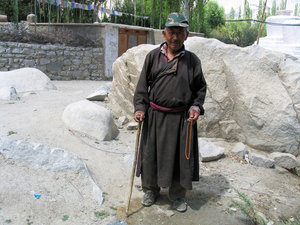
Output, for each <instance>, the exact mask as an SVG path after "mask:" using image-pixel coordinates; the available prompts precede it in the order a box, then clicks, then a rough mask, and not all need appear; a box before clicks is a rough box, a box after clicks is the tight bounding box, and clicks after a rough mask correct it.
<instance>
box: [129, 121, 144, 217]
mask: <svg viewBox="0 0 300 225" xmlns="http://www.w3.org/2000/svg"><path fill="white" fill-rule="evenodd" d="M141 125H142V122H139V125H138V130H137V134H136V140H135V152H134V161H133V167H132V173H131V182H130V191H129V196H128V200H127V209H126V215H127V216H128V212H129V206H130V199H131V194H132V187H133V180H134V173H135V168H136V159H137V154H138V148H139V142H140V132H141Z"/></svg>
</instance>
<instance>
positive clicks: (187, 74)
mask: <svg viewBox="0 0 300 225" xmlns="http://www.w3.org/2000/svg"><path fill="white" fill-rule="evenodd" d="M160 48H161V47H158V48H156V49H154V50H152V51H151V52H149V54H148V55H147V56H146V59H145V62H144V66H143V69H142V72H141V75H140V78H139V81H138V84H137V87H136V91H135V95H134V106H135V111H143V112H145V119H144V123H143V128H142V134H141V141H140V148H139V156H138V163H137V171H136V175H137V176H139V175H140V174H141V175H142V182H143V185H146V186H154V185H158V186H159V187H170V186H171V184H172V180H173V179H176V180H178V181H180V184H181V185H182V186H183V187H184V188H185V189H187V190H191V189H192V181H198V180H199V150H198V138H197V125H196V124H195V125H194V126H193V129H192V135H191V150H190V158H189V159H187V157H186V155H187V154H188V152H186V144H187V143H186V142H187V140H186V137H187V119H188V117H189V115H188V111H189V109H190V107H191V106H198V107H199V108H200V110H201V113H200V114H201V115H203V114H204V108H203V104H204V99H205V95H206V82H205V79H204V76H203V73H202V68H201V62H200V60H199V58H198V57H197V56H196V55H195V54H194V53H192V52H189V51H185V53H184V54H183V55H180V56H178V58H177V59H176V58H174V59H173V60H171V61H170V62H167V60H166V58H165V56H164V55H163V54H162V53H161V50H160ZM174 60H178V64H174V63H173V62H174ZM174 65H175V68H174ZM170 67H173V70H172V69H171V70H168V69H169V68H170ZM161 71H167V73H166V74H164V75H163V76H160V78H159V79H157V80H155V78H156V77H157V76H158V74H160V72H161ZM150 101H151V102H154V103H155V104H157V105H159V106H162V107H167V108H180V107H185V110H183V111H180V112H163V111H160V110H157V109H154V108H152V107H150V104H149V103H150ZM187 150H188V149H187Z"/></svg>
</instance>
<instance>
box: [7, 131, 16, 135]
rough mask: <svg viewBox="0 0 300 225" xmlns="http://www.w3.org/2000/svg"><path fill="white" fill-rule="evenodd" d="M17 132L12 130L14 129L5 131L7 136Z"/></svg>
mask: <svg viewBox="0 0 300 225" xmlns="http://www.w3.org/2000/svg"><path fill="white" fill-rule="evenodd" d="M16 133H17V132H14V131H8V132H7V136H10V135H13V134H16Z"/></svg>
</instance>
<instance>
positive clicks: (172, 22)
mask: <svg viewBox="0 0 300 225" xmlns="http://www.w3.org/2000/svg"><path fill="white" fill-rule="evenodd" d="M165 26H166V27H189V21H188V20H187V19H186V18H185V16H184V15H183V14H181V13H177V12H172V13H170V14H169V15H168V18H167V20H166V24H165Z"/></svg>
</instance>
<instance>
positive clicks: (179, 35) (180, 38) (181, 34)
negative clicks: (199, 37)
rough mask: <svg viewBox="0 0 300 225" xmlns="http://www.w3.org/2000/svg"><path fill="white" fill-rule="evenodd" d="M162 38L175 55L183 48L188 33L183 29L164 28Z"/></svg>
mask: <svg viewBox="0 0 300 225" xmlns="http://www.w3.org/2000/svg"><path fill="white" fill-rule="evenodd" d="M163 35H164V38H165V39H166V41H167V43H168V48H170V50H171V51H172V52H174V53H177V52H178V51H179V50H180V49H181V48H182V46H183V42H184V41H185V40H186V39H187V37H188V35H189V32H187V31H186V29H185V28H183V27H166V30H164V31H163Z"/></svg>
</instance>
